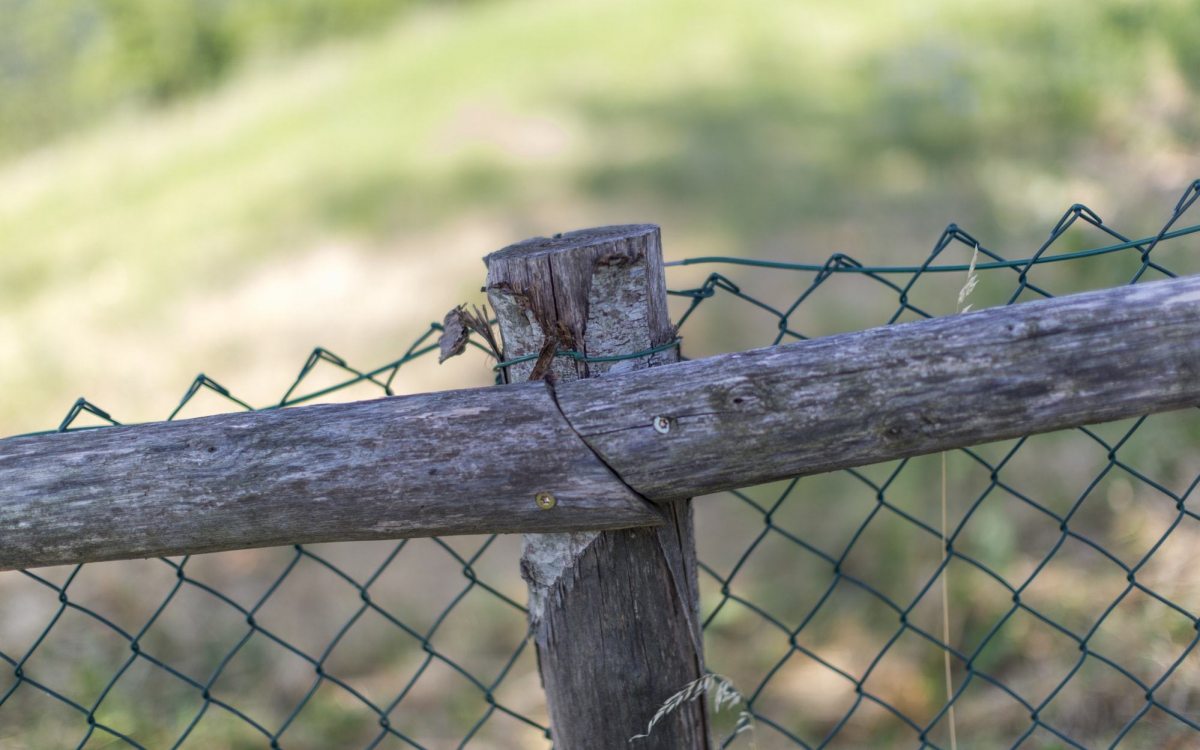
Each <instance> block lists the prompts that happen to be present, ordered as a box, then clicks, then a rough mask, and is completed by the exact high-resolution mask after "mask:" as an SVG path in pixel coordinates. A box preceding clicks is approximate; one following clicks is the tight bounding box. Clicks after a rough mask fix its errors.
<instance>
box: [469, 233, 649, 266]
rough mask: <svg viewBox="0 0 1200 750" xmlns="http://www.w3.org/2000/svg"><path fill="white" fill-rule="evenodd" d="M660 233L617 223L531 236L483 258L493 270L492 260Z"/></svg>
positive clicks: (553, 252)
mask: <svg viewBox="0 0 1200 750" xmlns="http://www.w3.org/2000/svg"><path fill="white" fill-rule="evenodd" d="M658 231H659V229H658V226H657V225H655V224H617V225H614V226H608V227H592V228H589V229H577V230H575V231H573V232H562V233H560V234H556V235H554V236H553V237H532V238H530V239H527V240H522V241H521V242H516V243H514V244H512V245H509V246H508V247H505V248H501V249H500V250H497V251H495V252H494V253H490V254H489V255H487V256H486V257H485V258H484V259H483V262H484V263H486V264H487V265H488V266H489V267H490V266H491V264H492V262H493V261H503V260H509V259H513V258H531V257H536V256H541V255H553V254H556V253H564V252H573V251H577V250H581V249H583V248H587V247H594V246H599V245H611V244H612V243H614V242H620V241H621V240H631V239H635V238H641V237H646V236H649V235H656V234H657V233H658Z"/></svg>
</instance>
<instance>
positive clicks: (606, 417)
mask: <svg viewBox="0 0 1200 750" xmlns="http://www.w3.org/2000/svg"><path fill="white" fill-rule="evenodd" d="M556 394H557V398H558V403H559V406H560V407H561V408H562V410H563V413H564V414H566V416H567V417H568V419H570V421H571V424H572V426H573V427H574V428H575V429H576V430H577V431H578V432H579V434H580V435H582V436H583V438H584V440H586V441H587V443H588V444H589V445H590V446H591V447H592V448H593V449H595V450H596V451H597V452H598V453H599V454H600V456H601V457H602V458H603V459H604V461H605V463H607V464H608V465H609V466H612V467H613V468H614V469H615V470H616V472H617V474H619V475H620V476H621V478H622V479H624V480H625V481H626V482H627V483H629V485H630V486H631V487H633V488H634V489H635V490H637V491H638V492H639V493H640V494H642V495H643V496H645V497H648V498H651V499H653V500H659V501H661V500H668V499H671V498H676V497H690V496H694V495H699V494H703V493H707V492H712V491H715V490H721V489H730V488H734V487H742V486H748V485H752V484H756V483H760V482H767V481H771V480H775V479H782V478H785V477H794V476H800V475H804V474H815V473H819V472H824V471H830V470H832V469H839V468H847V467H852V466H862V465H865V464H871V463H876V462H879V461H886V460H889V459H895V458H902V457H905V456H916V455H920V454H925V453H934V452H937V451H941V450H944V449H948V448H957V447H963V446H970V445H977V444H981V443H987V442H990V441H994V440H1000V439H1004V438H1011V437H1017V436H1020V435H1027V434H1033V433H1039V432H1047V431H1050V430H1058V429H1063V428H1066V427H1074V426H1078V425H1084V424H1092V423H1098V422H1106V421H1110V420H1115V419H1121V418H1125V417H1133V416H1139V415H1142V414H1148V413H1151V412H1159V411H1165V410H1169V409H1179V408H1183V407H1187V406H1197V405H1200V276H1192V277H1186V278H1181V279H1175V280H1168V281H1159V282H1153V283H1147V284H1138V285H1136V286H1130V287H1122V288H1117V289H1107V290H1103V291H1098V292H1089V293H1086V294H1078V295H1072V296H1066V297H1059V298H1055V299H1050V300H1044V301H1039V302H1030V303H1026V304H1021V305H1016V306H1012V307H1002V308H992V309H988V310H981V311H979V312H970V313H966V314H962V315H954V316H949V317H945V318H937V319H933V320H926V321H920V322H915V323H906V324H902V325H896V326H890V327H885V328H873V329H870V330H867V331H861V332H858V333H848V334H842V335H838V336H830V337H828V338H822V339H816V340H812V341H805V342H798V343H795V344H787V345H784V346H779V347H774V348H770V349H759V350H756V351H749V352H742V353H737V354H727V355H721V356H717V357H711V358H708V359H704V360H698V361H694V362H686V363H681V364H677V365H672V366H671V367H669V368H664V369H658V370H652V371H647V372H639V373H631V374H629V375H625V376H622V377H621V378H613V379H607V378H604V379H599V380H596V381H587V382H578V383H564V384H562V385H561V386H559V387H558V388H557V389H556ZM660 416H661V417H666V418H667V419H669V420H670V430H669V431H668V432H667V434H661V433H660V432H658V431H656V430H655V429H654V428H653V426H652V423H653V421H654V419H655V418H656V417H660Z"/></svg>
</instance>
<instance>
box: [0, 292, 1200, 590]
mask: <svg viewBox="0 0 1200 750" xmlns="http://www.w3.org/2000/svg"><path fill="white" fill-rule="evenodd" d="M1198 404H1200V277H1187V278H1180V279H1173V280H1168V281H1160V282H1153V283H1146V284H1139V285H1136V286H1132V287H1122V288H1116V289H1108V290H1104V291H1099V292H1090V293H1086V294H1078V295H1072V296H1068V297H1060V298H1056V299H1051V300H1045V301H1039V302H1030V303H1025V304H1021V305H1016V306H1012V307H1004V308H993V309H988V310H982V311H978V312H971V313H967V314H963V315H955V316H951V317H946V318H938V319H934V320H928V321H921V322H915V323H906V324H902V325H895V326H890V327H884V328H874V329H870V330H866V331H861V332H858V333H848V334H842V335H838V336H831V337H828V338H823V339H817V340H813V341H806V342H800V343H794V344H786V345H783V346H777V347H772V348H769V349H760V350H755V351H749V352H741V353H736V354H725V355H720V356H716V357H710V358H707V359H703V360H698V361H692V362H685V363H680V364H667V365H663V366H661V367H654V368H650V369H645V370H640V371H637V372H629V373H620V374H616V373H612V374H607V375H604V376H603V377H599V378H590V379H585V380H577V381H574V382H562V383H559V384H557V385H550V384H548V383H546V382H533V383H521V384H516V385H508V386H501V387H495V388H484V389H472V390H461V391H450V392H443V393H432V394H426V395H418V396H401V397H395V398H386V399H379V400H375V401H365V402H359V403H354V404H337V405H325V406H311V407H303V408H294V409H286V410H281V411H274V412H261V413H247V414H232V415H222V416H215V417H205V418H200V419H191V420H185V421H179V422H170V423H155V424H147V425H138V426H129V427H113V428H105V429H99V430H89V431H81V432H72V433H63V434H53V435H42V436H32V437H16V438H8V439H5V440H0V569H11V568H22V567H34V566H41V565H55V564H62V563H76V562H84V561H92V560H110V559H119V558H132V557H146V556H155V555H178V554H185V553H196V552H211V551H216V550H225V549H236V548H248V547H261V546H268V545H276V544H291V543H297V542H316V541H333V540H353V539H374V538H390V537H408V536H427V535H435V534H438V535H444V534H465V533H478V532H485V531H487V532H515V531H532V532H547V531H570V530H582V529H590V530H596V529H613V528H624V527H635V526H652V525H656V524H661V523H663V519H664V514H663V513H662V512H661V511H660V509H659V508H657V507H655V504H656V503H663V502H666V501H671V500H675V499H679V498H687V497H692V496H695V495H703V494H706V493H710V492H714V491H717V490H722V489H728V488H733V487H739V486H749V485H753V484H757V483H761V482H767V481H771V480H776V479H780V478H784V477H792V476H799V475H804V474H812V473H817V472H824V471H830V470H832V469H838V468H846V467H851V466H860V465H864V464H871V463H876V462H879V461H885V460H889V459H894V458H899V457H903V456H914V455H918V454H923V453H931V452H936V451H940V450H944V449H948V448H956V447H964V446H969V445H975V444H980V443H986V442H989V441H994V440H999V439H1004V438H1010V437H1015V436H1018V435H1025V434H1032V433H1037V432H1046V431H1050V430H1058V429H1062V428H1066V427H1073V426H1078V425H1084V424H1091V423H1097V422H1105V421H1110V420H1115V419H1121V418H1125V417H1131V416H1137V415H1142V414H1148V413H1152V412H1159V411H1165V410H1170V409H1178V408H1183V407H1188V406H1195V405H1198ZM541 493H548V494H549V495H550V496H552V497H553V498H554V500H555V502H554V507H552V508H550V509H543V508H542V507H541V505H539V503H538V502H537V499H536V498H537V497H538V496H539V494H541ZM544 497H545V496H543V498H544ZM647 501H650V502H647Z"/></svg>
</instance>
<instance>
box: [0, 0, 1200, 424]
mask: <svg viewBox="0 0 1200 750" xmlns="http://www.w3.org/2000/svg"><path fill="white" fill-rule="evenodd" d="M959 5H960V4H959V3H956V2H951V1H949V0H948V1H947V2H944V3H942V4H941V13H940V14H938V15H934V14H933V13H932V12H931V11H929V10H928V9H926V8H917V7H908V5H907V4H904V3H892V4H887V5H884V6H882V7H878V8H873V9H870V11H869V12H868V11H864V10H855V9H848V8H841V7H839V6H837V5H836V4H830V6H829V7H811V6H810V7H802V6H798V5H796V4H793V3H789V2H775V1H772V2H761V3H757V4H755V6H754V8H753V10H752V11H747V10H746V9H744V8H741V7H740V6H739V7H735V6H732V5H730V4H727V3H718V2H704V3H693V2H681V1H669V2H658V3H652V4H646V3H636V2H629V1H622V2H608V3H600V2H589V3H582V4H561V3H542V2H532V1H525V2H513V3H500V4H493V5H484V6H471V7H464V8H457V9H454V10H447V11H441V12H438V11H429V12H425V13H423V14H419V15H417V16H416V17H415V18H409V19H406V20H405V21H404V22H403V23H400V24H398V25H396V26H395V27H393V28H390V29H383V30H381V31H380V32H379V33H378V34H376V35H374V36H372V37H370V38H364V39H361V40H357V41H353V42H345V43H340V44H336V45H332V46H328V47H325V48H323V49H320V50H318V51H316V52H312V53H310V54H308V55H306V56H305V57H304V59H298V60H285V61H278V60H276V61H264V62H261V63H260V64H258V65H257V66H255V67H253V68H252V69H250V70H248V71H246V72H245V73H244V74H243V75H242V76H240V77H239V78H238V79H237V80H236V81H235V82H234V83H233V84H232V85H230V86H228V87H226V88H225V89H223V90H222V91H220V92H218V93H216V94H214V95H212V96H208V97H206V98H202V99H198V100H196V101H193V102H191V103H189V104H186V105H183V106H179V107H177V108H175V109H173V110H170V111H167V112H159V113H150V114H141V115H139V114H132V115H128V116H126V117H124V118H121V119H119V120H117V121H114V122H109V123H103V124H101V125H99V126H98V127H97V128H96V129H95V130H94V131H92V132H90V133H87V134H85V135H83V136H81V137H79V138H77V139H75V140H74V141H72V142H68V143H64V144H61V145H59V146H57V147H55V148H52V149H49V150H45V151H42V152H39V153H35V154H31V155H29V156H27V157H24V158H22V159H20V160H17V161H14V162H10V163H9V164H7V165H6V166H4V167H3V168H0V238H2V242H3V252H2V253H0V393H4V394H6V396H7V397H6V398H4V399H3V400H0V432H3V433H9V432H15V431H20V430H24V429H33V428H42V427H46V426H48V425H49V424H51V423H53V422H54V420H55V418H56V417H57V414H58V413H59V412H60V411H61V410H62V408H63V407H64V406H65V404H67V403H69V401H70V400H71V399H72V398H73V397H74V396H75V395H77V392H83V393H86V394H87V395H88V396H89V397H90V398H92V399H93V400H95V401H97V402H99V403H101V404H102V405H105V406H107V407H109V408H111V409H112V410H113V411H114V414H115V415H117V416H118V417H124V418H126V419H148V418H153V417H156V416H159V415H162V414H163V413H165V411H166V410H167V409H168V408H169V405H170V403H171V401H172V400H173V398H174V396H175V394H177V393H178V392H179V391H181V390H182V388H183V386H184V385H185V384H186V383H187V381H188V380H190V377H191V375H192V374H194V373H195V372H196V371H198V370H199V369H201V368H206V369H207V370H208V372H209V374H210V375H213V376H215V377H217V378H218V379H220V380H224V381H226V382H227V383H228V384H229V385H230V386H231V387H233V388H234V389H235V390H236V391H238V392H240V393H242V394H243V396H244V397H246V398H248V399H249V400H252V401H255V402H261V401H264V400H269V399H270V398H272V397H273V396H275V395H277V394H278V393H279V392H280V391H281V390H282V388H283V387H285V386H286V384H287V382H288V376H290V375H291V373H292V372H294V370H295V368H296V367H298V365H299V363H300V361H302V359H303V356H304V354H305V353H306V351H307V350H308V348H310V347H311V346H312V345H314V344H317V343H322V344H325V345H327V346H330V347H331V348H333V349H334V350H336V351H340V352H344V353H346V355H347V356H350V357H353V358H354V359H355V360H357V361H358V362H360V363H361V364H364V365H367V364H371V363H373V362H375V361H379V360H382V359H384V358H386V357H388V356H389V355H391V354H392V353H393V352H395V351H396V350H397V349H398V348H399V347H400V346H402V345H403V343H404V341H405V337H406V336H407V333H408V332H409V331H416V330H417V329H419V328H420V327H421V325H422V324H423V322H424V321H425V320H426V319H429V318H433V317H438V316H440V314H441V312H442V311H443V310H444V309H445V308H448V307H449V306H450V305H451V304H453V303H455V302H457V301H459V300H460V298H464V297H465V296H466V295H468V294H469V293H471V291H472V290H473V289H474V288H476V285H477V284H478V282H479V281H480V278H481V275H482V273H481V269H480V267H479V265H478V262H477V259H478V258H479V257H480V256H481V255H482V254H483V253H485V252H486V251H488V250H490V249H492V248H494V247H495V246H498V245H500V244H503V243H506V242H508V241H511V240H515V239H518V238H520V237H522V236H525V235H528V234H530V233H539V232H548V231H554V230H558V229H561V228H565V227H570V226H575V225H580V224H590V223H600V222H605V221H626V220H656V221H659V222H661V223H663V224H664V226H665V227H666V229H667V232H668V242H669V252H671V253H672V254H674V255H682V254H696V253H703V252H751V253H755V254H769V255H776V256H778V255H789V256H791V257H798V256H802V257H805V258H809V259H819V258H821V257H823V256H824V255H826V254H827V253H828V252H830V251H832V250H851V251H854V252H856V253H858V254H861V255H865V256H868V257H871V256H874V257H885V256H891V257H899V256H907V257H909V258H911V257H914V256H915V255H917V254H920V253H922V252H923V251H924V249H925V248H926V247H927V246H928V243H929V241H930V240H931V239H932V238H933V237H934V236H935V235H936V233H937V231H938V230H939V228H940V227H941V226H942V225H943V224H944V223H945V222H947V221H949V220H952V219H955V220H959V221H963V222H965V223H966V224H967V225H968V226H971V227H972V228H975V229H976V230H977V231H982V232H983V233H984V234H985V236H989V237H991V238H994V239H995V240H996V241H997V244H1000V243H1003V242H1005V241H1011V242H1016V241H1020V242H1027V241H1028V240H1029V239H1030V238H1033V237H1036V236H1037V235H1039V234H1040V233H1041V232H1042V231H1043V230H1044V227H1045V226H1046V224H1047V222H1049V221H1052V220H1053V217H1054V216H1055V215H1056V214H1057V213H1058V212H1059V211H1060V210H1061V209H1062V208H1063V207H1064V206H1065V205H1067V204H1069V203H1070V202H1071V201H1074V200H1087V201H1100V202H1101V206H1100V208H1101V210H1102V211H1103V210H1104V209H1105V208H1108V209H1109V211H1108V213H1113V211H1114V210H1119V211H1120V212H1122V213H1124V214H1128V215H1129V216H1132V217H1134V218H1137V219H1139V220H1140V219H1141V217H1142V213H1141V205H1142V204H1141V203H1140V201H1141V200H1142V198H1143V196H1148V198H1146V201H1145V205H1148V206H1152V207H1153V208H1154V209H1155V210H1156V213H1161V207H1162V206H1163V205H1164V204H1165V202H1166V200H1167V197H1168V196H1169V195H1171V194H1172V193H1174V192H1175V191H1177V190H1178V188H1179V187H1180V186H1181V185H1182V184H1183V182H1184V181H1185V180H1186V179H1188V178H1190V176H1191V175H1190V173H1189V171H1188V170H1189V169H1192V168H1193V167H1194V162H1195V160H1194V158H1193V157H1188V158H1185V157H1184V156H1183V155H1184V154H1185V153H1186V152H1185V151H1184V148H1185V147H1186V143H1187V142H1186V140H1183V139H1184V138H1185V136H1187V132H1188V131H1187V130H1186V128H1183V127H1182V126H1180V125H1179V122H1178V121H1179V120H1180V118H1181V117H1182V115H1180V112H1181V111H1183V112H1186V97H1187V93H1188V89H1187V84H1186V82H1184V81H1183V80H1181V79H1180V78H1179V76H1178V75H1177V74H1175V73H1174V72H1173V70H1174V68H1173V64H1172V63H1171V61H1170V59H1169V56H1168V54H1167V52H1166V51H1165V50H1164V49H1160V48H1159V47H1157V46H1155V45H1153V44H1149V43H1143V42H1141V41H1136V40H1135V41H1133V42H1131V41H1129V40H1127V39H1119V38H1112V39H1110V38H1108V37H1107V36H1105V35H1111V33H1112V32H1111V29H1110V27H1111V26H1112V23H1111V19H1108V18H1107V16H1105V15H1104V13H1103V12H1102V11H1093V10H1088V9H1089V8H1091V7H1092V6H1090V5H1085V4H1079V5H1078V7H1076V5H1074V4H1072V5H1071V8H1069V9H1066V10H1063V11H1062V12H1061V13H1058V12H1057V11H1056V12H1055V13H1056V14H1057V15H1052V14H1046V13H1042V14H1041V15H1037V14H1036V13H1034V12H1033V11H1034V9H1035V6H1034V5H1032V4H1029V5H1027V6H1025V7H1021V6H1016V7H1014V8H1012V9H1009V10H1005V11H989V12H980V11H972V10H969V9H967V8H966V6H963V7H961V8H960V7H958V6H959ZM1068 11H1069V12H1068ZM1048 38H1049V39H1051V40H1052V41H1053V44H1048V43H1047V41H1046V40H1047V39H1048ZM1097 44H1099V46H1100V47H1101V48H1104V49H1107V50H1110V51H1111V50H1126V51H1129V54H1123V55H1118V54H1107V55H1101V54H1098V53H1095V52H1089V50H1092V49H1093V48H1094V47H1095V46H1097ZM1134 53H1137V54H1134ZM1131 57H1132V58H1133V59H1134V60H1136V63H1137V64H1136V65H1130V64H1129V62H1130V58H1131ZM1047 62H1049V63H1050V64H1051V68H1050V69H1049V70H1045V69H1039V66H1044V65H1045V64H1046V63H1047ZM1147 74H1153V84H1152V85H1142V83H1141V80H1140V76H1142V75H1147ZM1101 80H1103V81H1104V83H1105V86H1106V88H1105V89H1100V88H1099V87H1097V86H1096V85H1095V84H1097V83H1098V82H1099V81H1101ZM1131 103H1132V104H1133V105H1138V106H1135V109H1138V111H1139V114H1138V115H1137V116H1136V117H1135V116H1133V115H1130V114H1128V112H1127V109H1128V105H1130V104H1131ZM1146 107H1156V108H1157V110H1156V114H1155V116H1154V117H1152V118H1149V119H1148V120H1146V118H1145V117H1144V109H1145V108H1146ZM1189 127H1190V126H1189ZM1181 133H1182V135H1181ZM1114 139H1119V140H1117V141H1116V142H1114ZM1116 169H1120V170H1121V171H1122V172H1123V177H1122V182H1121V183H1120V184H1119V185H1118V184H1116V183H1114V182H1112V181H1111V180H1112V174H1113V173H1114V170H1116ZM1066 174H1069V175H1070V176H1069V177H1066V176H1064V175H1066ZM1106 202H1107V203H1106ZM1151 216H1156V214H1151ZM1018 218H1021V221H1020V226H1021V229H1020V230H1014V231H1009V230H1008V229H1007V227H1006V224H1007V223H1009V222H1014V223H1016V221H1017V219H1018ZM797 246H799V247H800V249H799V250H797ZM414 387H416V384H415V383H414Z"/></svg>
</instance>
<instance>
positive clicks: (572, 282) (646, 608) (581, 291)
mask: <svg viewBox="0 0 1200 750" xmlns="http://www.w3.org/2000/svg"><path fill="white" fill-rule="evenodd" d="M485 262H486V263H487V269H488V283H487V292H488V297H489V299H490V300H491V303H492V306H493V307H494V308H495V310H496V315H497V317H498V319H499V322H500V330H501V333H502V335H503V337H504V356H505V358H506V359H508V360H512V359H516V358H521V357H526V356H530V355H534V357H535V358H534V359H531V360H529V361H525V362H520V363H517V364H513V365H510V366H509V367H508V368H507V369H508V379H509V382H518V381H521V380H526V379H530V378H531V377H532V378H533V379H538V378H544V379H546V380H547V381H548V386H549V387H550V388H553V386H554V384H555V383H556V382H565V381H569V380H575V379H578V378H587V377H595V376H598V375H603V374H605V373H616V372H625V371H629V370H635V369H642V368H646V367H650V366H652V365H656V364H663V363H668V362H674V361H675V360H676V359H677V358H678V351H677V349H676V348H674V347H670V346H669V344H670V343H671V342H672V341H673V340H674V338H675V331H674V328H673V326H672V324H671V320H670V316H669V314H668V312H667V293H666V285H665V282H664V279H663V271H662V247H661V244H660V238H659V230H658V227H656V226H653V225H632V226H617V227H603V228H599V229H587V230H582V231H578V232H571V233H568V234H563V235H555V236H554V237H553V238H544V237H539V238H535V239H531V240H527V241H525V242H521V243H519V244H516V245H512V246H510V247H507V248H504V249H503V250H500V251H498V252H495V253H492V254H491V255H489V256H488V257H487V258H486V259H485ZM658 347H667V348H664V349H662V350H660V351H657V352H655V353H653V354H649V355H646V356H642V357H639V358H633V359H616V360H610V361H596V358H606V357H620V356H621V355H628V354H632V353H636V352H644V351H647V350H651V349H656V348H658ZM556 350H557V351H574V352H579V353H581V354H583V355H585V356H586V358H587V359H586V360H584V359H578V358H572V357H564V356H557V357H556V356H553V353H554V352H555V351H556ZM539 355H540V356H539ZM589 360H590V361H589ZM498 428H500V429H503V425H498ZM661 429H663V430H669V429H670V424H669V423H664V424H663V425H661ZM546 492H547V493H549V494H548V495H547V496H543V497H542V498H541V502H542V503H543V504H545V505H552V504H554V503H557V502H559V501H560V500H559V499H558V498H554V499H553V500H549V499H548V498H549V497H552V496H553V492H554V488H552V487H547V488H546ZM529 502H530V503H534V502H535V498H534V497H530V498H529ZM561 502H563V503H569V502H570V498H569V497H563V498H561ZM661 510H662V512H663V513H664V514H665V515H666V518H667V523H666V524H664V525H662V526H658V527H653V528H638V529H627V530H618V531H600V532H572V533H556V534H530V535H527V536H526V538H525V539H526V540H525V552H524V556H523V558H522V561H521V568H522V574H523V575H524V577H525V579H526V581H527V582H528V583H529V602H530V625H531V629H532V634H533V637H534V640H535V643H536V646H537V653H538V660H539V665H540V669H541V673H542V683H543V685H544V687H545V689H546V696H547V699H548V701H549V706H550V721H551V731H552V732H553V734H554V741H555V747H557V748H558V749H559V750H577V749H579V748H621V747H625V746H627V745H628V743H629V740H630V738H631V737H632V736H633V735H635V734H638V733H640V732H643V731H645V727H646V724H647V722H648V721H649V720H650V718H651V717H652V716H653V715H654V713H655V711H656V710H657V709H658V708H659V706H660V705H661V704H662V703H663V701H664V700H666V699H667V698H669V697H670V696H671V695H673V694H674V693H676V692H677V691H679V690H680V689H682V688H683V687H684V686H685V685H687V684H688V683H689V682H692V681H693V680H696V679H697V678H699V677H700V676H701V675H702V674H703V669H704V658H703V654H704V652H703V645H702V641H701V629H700V620H699V611H698V603H699V592H698V589H697V580H696V555H695V543H694V539H693V534H692V509H691V501H690V500H679V501H675V502H672V503H664V504H662V505H661ZM545 512H546V513H554V512H555V508H554V507H549V508H548V509H547V510H545ZM637 746H638V747H641V748H648V749H649V748H654V749H659V748H661V749H662V750H668V749H670V750H679V749H680V748H688V749H691V748H709V747H710V738H709V730H708V717H707V709H706V707H705V702H704V701H703V700H698V701H694V702H691V703H688V704H685V705H684V706H682V707H681V708H680V709H679V710H678V711H676V712H675V713H673V714H672V715H671V716H669V717H668V718H665V719H663V720H662V721H661V722H660V723H659V724H658V725H657V726H656V727H655V729H654V732H653V733H652V735H651V736H650V737H648V738H646V739H641V740H638V742H637Z"/></svg>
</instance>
